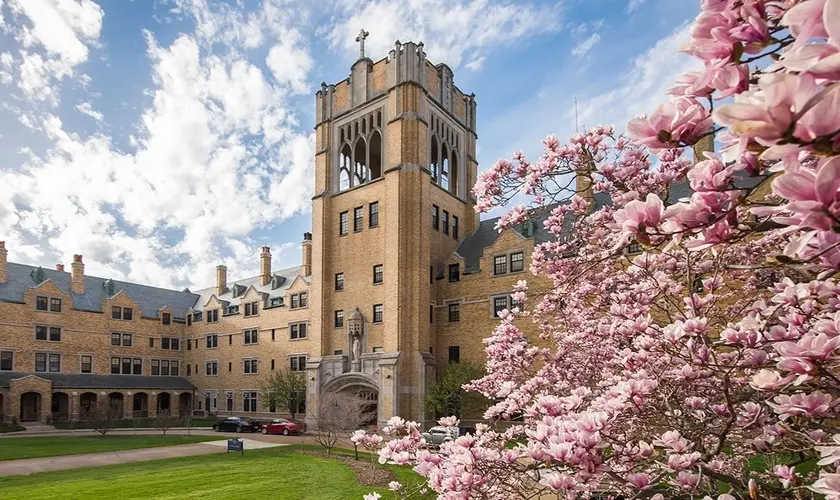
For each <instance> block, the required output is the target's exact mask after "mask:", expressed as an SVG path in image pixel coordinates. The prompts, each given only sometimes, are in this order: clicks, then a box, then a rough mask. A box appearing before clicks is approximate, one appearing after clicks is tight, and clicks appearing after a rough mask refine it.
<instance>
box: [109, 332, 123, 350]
mask: <svg viewBox="0 0 840 500" xmlns="http://www.w3.org/2000/svg"><path fill="white" fill-rule="evenodd" d="M111 345H112V346H115V347H119V346H120V345H122V335H120V334H119V333H112V334H111Z"/></svg>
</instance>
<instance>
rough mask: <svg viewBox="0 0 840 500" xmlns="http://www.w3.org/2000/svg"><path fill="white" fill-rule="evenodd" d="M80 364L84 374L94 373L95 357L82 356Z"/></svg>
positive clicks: (0, 367)
mask: <svg viewBox="0 0 840 500" xmlns="http://www.w3.org/2000/svg"><path fill="white" fill-rule="evenodd" d="M80 364H81V370H80V371H81V372H82V373H93V356H82V358H81V359H80ZM2 369H3V367H2V366H0V370H2Z"/></svg>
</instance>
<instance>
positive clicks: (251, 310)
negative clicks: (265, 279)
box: [245, 302, 259, 318]
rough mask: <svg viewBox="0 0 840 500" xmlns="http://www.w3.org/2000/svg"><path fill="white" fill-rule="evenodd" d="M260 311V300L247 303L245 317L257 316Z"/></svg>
mask: <svg viewBox="0 0 840 500" xmlns="http://www.w3.org/2000/svg"><path fill="white" fill-rule="evenodd" d="M258 313H259V302H249V303H247V304H245V317H246V318H247V317H249V316H256V315H257V314H258Z"/></svg>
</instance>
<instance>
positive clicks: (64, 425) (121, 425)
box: [53, 418, 219, 430]
mask: <svg viewBox="0 0 840 500" xmlns="http://www.w3.org/2000/svg"><path fill="white" fill-rule="evenodd" d="M218 421H219V419H217V418H195V419H193V420H192V422H191V423H190V425H191V426H192V427H193V428H199V427H212V426H213V424H215V423H216V422H218ZM136 424H137V425H135V422H134V421H133V420H115V421H114V422H113V428H114V429H133V428H135V427H136V428H138V429H151V428H155V427H156V425H155V419H153V418H149V419H143V420H138V421H137V422H136ZM92 425H93V424H92V423H91V422H85V421H81V422H55V423H54V424H53V426H54V427H55V428H56V429H66V430H73V429H91V428H92ZM171 427H186V425H184V422H183V421H182V420H175V421H173V422H172V425H171Z"/></svg>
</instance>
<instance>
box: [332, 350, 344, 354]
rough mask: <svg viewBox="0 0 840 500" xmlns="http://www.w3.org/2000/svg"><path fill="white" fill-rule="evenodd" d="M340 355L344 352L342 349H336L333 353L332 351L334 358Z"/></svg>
mask: <svg viewBox="0 0 840 500" xmlns="http://www.w3.org/2000/svg"><path fill="white" fill-rule="evenodd" d="M342 354H344V351H343V350H342V349H336V350H335V351H333V355H334V356H341V355H342Z"/></svg>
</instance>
